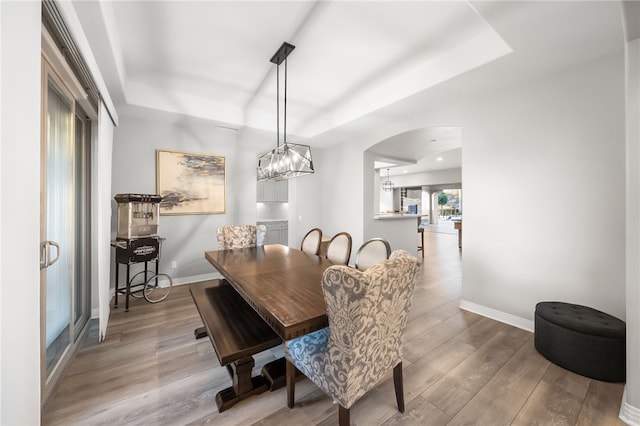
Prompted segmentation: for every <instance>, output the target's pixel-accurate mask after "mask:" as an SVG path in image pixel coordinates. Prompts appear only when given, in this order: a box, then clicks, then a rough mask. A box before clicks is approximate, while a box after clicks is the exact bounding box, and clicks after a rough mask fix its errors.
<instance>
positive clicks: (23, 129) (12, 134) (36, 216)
mask: <svg viewBox="0 0 640 426" xmlns="http://www.w3.org/2000/svg"><path fill="white" fill-rule="evenodd" d="M0 8H1V14H0V32H1V36H0V40H1V44H0V63H1V64H2V75H1V78H0V92H1V93H2V96H0V103H1V107H0V111H1V113H0V114H1V115H0V122H1V125H2V126H1V133H0V134H1V144H0V151H1V154H0V197H1V198H0V200H1V203H2V216H1V217H0V233H1V235H2V239H1V242H0V244H1V248H0V253H1V255H2V257H0V284H1V285H2V288H1V292H2V299H1V300H0V303H1V306H0V348H1V349H2V355H1V359H0V377H1V380H0V397H1V399H0V413H1V415H0V424H3V425H17V424H29V425H35V424H39V423H40V284H39V283H40V277H39V260H38V252H39V250H38V246H39V242H40V121H39V117H40V95H41V93H40V92H41V89H40V87H41V83H40V68H41V62H40V28H41V26H40V20H41V16H40V2H35V1H33V2H2V3H1V4H0Z"/></svg>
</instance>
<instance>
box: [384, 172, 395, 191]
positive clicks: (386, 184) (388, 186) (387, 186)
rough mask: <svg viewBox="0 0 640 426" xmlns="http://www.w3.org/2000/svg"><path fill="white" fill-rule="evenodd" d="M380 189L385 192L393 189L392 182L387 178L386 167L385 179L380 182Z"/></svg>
mask: <svg viewBox="0 0 640 426" xmlns="http://www.w3.org/2000/svg"><path fill="white" fill-rule="evenodd" d="M382 190H383V191H386V192H391V191H393V182H391V179H389V169H387V180H385V181H384V182H382Z"/></svg>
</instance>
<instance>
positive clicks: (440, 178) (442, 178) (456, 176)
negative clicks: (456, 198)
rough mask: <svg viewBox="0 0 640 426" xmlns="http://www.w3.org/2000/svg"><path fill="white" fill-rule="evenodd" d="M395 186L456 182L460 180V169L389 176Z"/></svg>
mask: <svg viewBox="0 0 640 426" xmlns="http://www.w3.org/2000/svg"><path fill="white" fill-rule="evenodd" d="M391 181H392V182H393V184H394V186H395V187H396V188H400V187H409V186H431V185H443V184H452V183H453V184H456V183H460V182H462V169H461V168H460V167H457V168H455V169H446V170H434V171H431V172H424V173H408V174H406V175H399V176H391Z"/></svg>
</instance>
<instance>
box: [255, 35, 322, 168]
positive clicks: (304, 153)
mask: <svg viewBox="0 0 640 426" xmlns="http://www.w3.org/2000/svg"><path fill="white" fill-rule="evenodd" d="M293 49H295V46H294V45H292V44H289V43H287V42H284V43H282V46H280V48H279V49H278V51H277V52H276V53H275V54H274V55H273V57H272V58H271V60H270V62H272V63H274V64H276V65H277V67H276V80H277V110H276V111H277V114H276V115H277V120H278V122H277V126H276V129H277V132H276V147H275V148H274V149H272V150H271V151H268V152H265V153H264V154H262V155H261V156H260V157H258V180H282V179H289V178H293V177H297V176H301V175H306V174H310V173H313V172H314V169H313V159H312V158H311V148H310V147H309V145H301V144H295V143H288V142H287V56H289V54H290V53H291V51H293ZM282 62H284V126H283V129H284V132H283V139H282V140H283V142H282V144H280V64H282Z"/></svg>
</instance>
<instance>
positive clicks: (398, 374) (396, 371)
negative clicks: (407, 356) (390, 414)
mask: <svg viewBox="0 0 640 426" xmlns="http://www.w3.org/2000/svg"><path fill="white" fill-rule="evenodd" d="M393 384H394V385H395V388H396V402H397V403H398V411H400V412H401V413H404V388H403V386H402V362H399V363H398V365H396V366H395V367H393Z"/></svg>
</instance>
